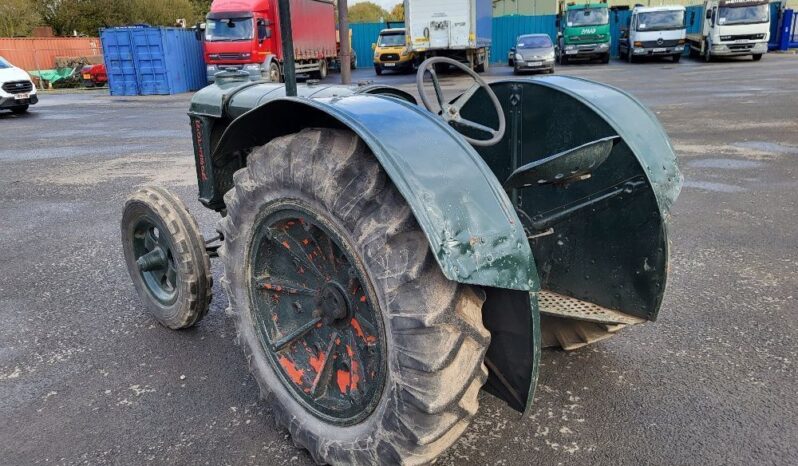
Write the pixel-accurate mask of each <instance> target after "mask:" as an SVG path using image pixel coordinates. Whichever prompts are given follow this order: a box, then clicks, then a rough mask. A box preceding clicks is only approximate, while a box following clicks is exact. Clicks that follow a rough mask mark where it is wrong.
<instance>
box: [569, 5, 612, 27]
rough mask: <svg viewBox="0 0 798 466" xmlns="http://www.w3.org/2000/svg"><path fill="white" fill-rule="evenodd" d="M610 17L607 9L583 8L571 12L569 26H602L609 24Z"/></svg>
mask: <svg viewBox="0 0 798 466" xmlns="http://www.w3.org/2000/svg"><path fill="white" fill-rule="evenodd" d="M609 19H610V15H609V12H608V11H607V9H606V8H583V9H581V10H569V11H568V18H567V24H566V25H567V26H568V27H571V26H601V25H603V24H607V23H608V22H609Z"/></svg>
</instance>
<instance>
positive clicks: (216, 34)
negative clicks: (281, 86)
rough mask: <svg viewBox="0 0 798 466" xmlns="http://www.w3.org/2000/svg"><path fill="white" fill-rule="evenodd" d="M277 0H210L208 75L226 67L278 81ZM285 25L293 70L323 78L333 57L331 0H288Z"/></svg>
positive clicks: (280, 55)
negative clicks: (291, 44)
mask: <svg viewBox="0 0 798 466" xmlns="http://www.w3.org/2000/svg"><path fill="white" fill-rule="evenodd" d="M277 2H278V0H214V2H213V3H212V4H211V11H210V13H208V16H207V17H206V22H205V34H204V53H205V63H206V66H207V75H208V81H209V82H213V81H214V80H215V75H216V73H218V72H220V71H223V70H226V69H236V70H243V71H246V72H247V73H249V75H250V79H252V80H259V79H266V80H269V81H272V82H281V81H282V79H283V50H282V44H281V31H280V18H279V14H278V7H277ZM291 12H292V15H291V29H292V31H293V36H294V55H295V60H296V72H297V73H310V74H311V75H313V76H314V77H317V78H320V79H323V78H324V77H326V76H327V70H328V69H329V68H330V66H331V65H334V63H335V61H336V60H337V53H338V45H337V35H336V29H335V6H334V4H333V1H332V0H291Z"/></svg>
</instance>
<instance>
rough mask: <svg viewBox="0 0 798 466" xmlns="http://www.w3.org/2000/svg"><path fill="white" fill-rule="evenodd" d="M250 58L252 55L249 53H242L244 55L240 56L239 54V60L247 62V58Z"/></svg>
mask: <svg viewBox="0 0 798 466" xmlns="http://www.w3.org/2000/svg"><path fill="white" fill-rule="evenodd" d="M251 56H252V54H251V53H249V52H244V53H242V54H241V59H243V60H249V57H251Z"/></svg>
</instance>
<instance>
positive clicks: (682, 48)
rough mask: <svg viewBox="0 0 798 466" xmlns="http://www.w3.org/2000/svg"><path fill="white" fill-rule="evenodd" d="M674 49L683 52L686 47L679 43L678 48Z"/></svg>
mask: <svg viewBox="0 0 798 466" xmlns="http://www.w3.org/2000/svg"><path fill="white" fill-rule="evenodd" d="M674 50H675V51H677V52H681V51H682V50H684V47H682V46H681V45H677V46H676V48H674Z"/></svg>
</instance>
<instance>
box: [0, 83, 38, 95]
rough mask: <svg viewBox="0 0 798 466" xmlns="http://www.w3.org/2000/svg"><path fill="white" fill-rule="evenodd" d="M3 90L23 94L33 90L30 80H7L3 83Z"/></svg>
mask: <svg viewBox="0 0 798 466" xmlns="http://www.w3.org/2000/svg"><path fill="white" fill-rule="evenodd" d="M3 90H4V91H6V92H8V93H9V94H24V93H27V92H30V91H32V90H33V83H32V82H30V81H9V82H7V83H4V84H3Z"/></svg>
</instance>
